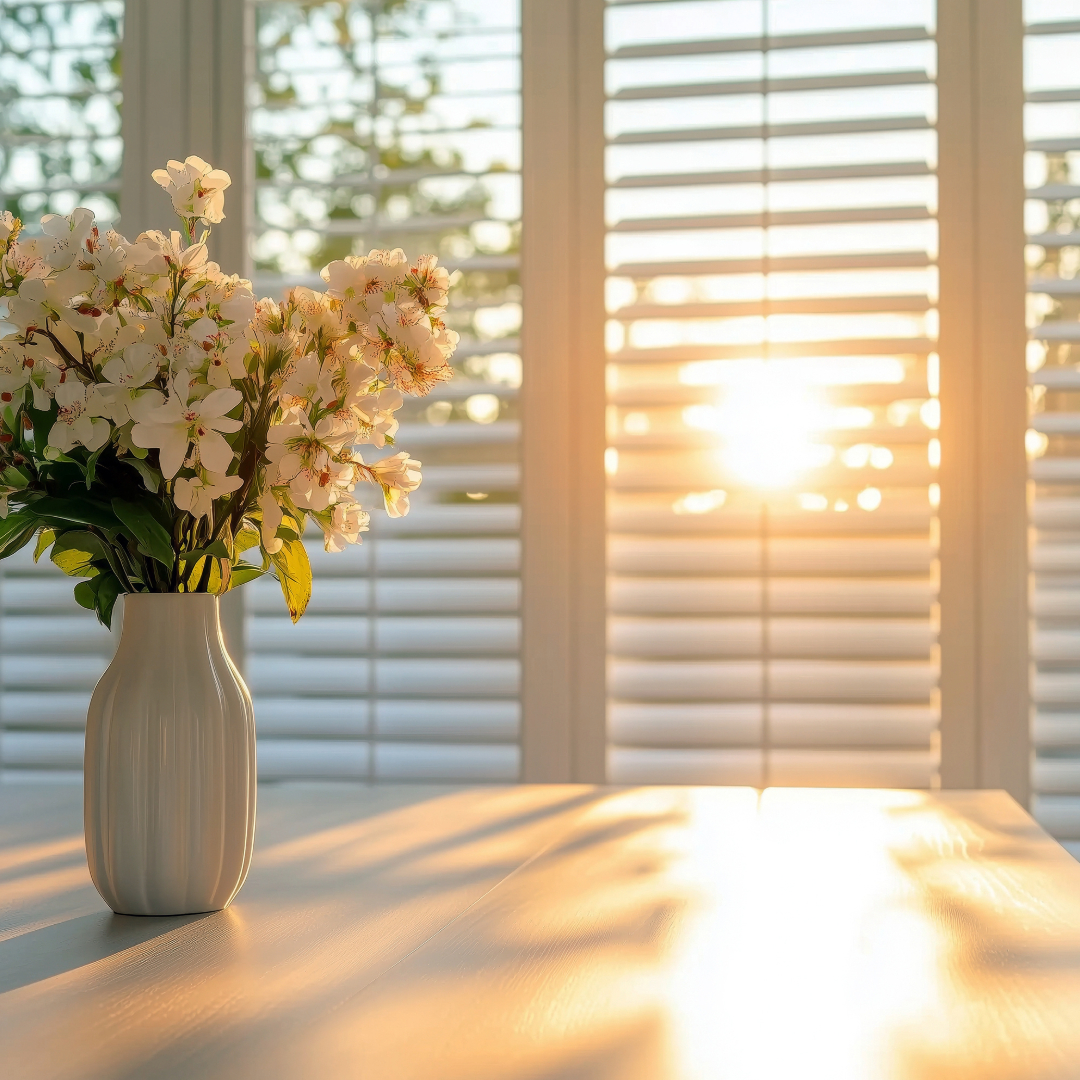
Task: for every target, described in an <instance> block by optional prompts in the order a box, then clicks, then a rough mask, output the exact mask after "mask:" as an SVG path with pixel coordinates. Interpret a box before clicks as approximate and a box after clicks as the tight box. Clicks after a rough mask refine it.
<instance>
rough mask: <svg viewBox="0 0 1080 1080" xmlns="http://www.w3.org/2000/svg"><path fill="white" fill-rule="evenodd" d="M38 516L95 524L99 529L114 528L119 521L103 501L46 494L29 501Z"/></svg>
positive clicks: (79, 523) (47, 518)
mask: <svg viewBox="0 0 1080 1080" xmlns="http://www.w3.org/2000/svg"><path fill="white" fill-rule="evenodd" d="M30 507H31V508H32V509H33V511H34V513H35V514H37V515H38V517H42V518H45V519H46V520H48V521H50V522H51V521H61V522H74V523H75V524H76V525H95V526H97V528H99V529H116V528H118V527H119V525H120V522H119V521H117V518H116V514H115V513H114V512H113V511H111V510H110V509H109V507H108V506H106V505H105V504H104V503H100V502H97V501H94V500H91V499H79V498H72V499H53V498H49V497H48V496H46V497H45V498H44V499H38V500H37V501H36V502H34V503H31V504H30Z"/></svg>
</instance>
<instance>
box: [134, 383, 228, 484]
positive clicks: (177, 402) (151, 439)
mask: <svg viewBox="0 0 1080 1080" xmlns="http://www.w3.org/2000/svg"><path fill="white" fill-rule="evenodd" d="M242 400H243V395H242V394H241V393H240V391H239V390H235V389H233V388H232V387H227V388H225V389H221V390H214V391H212V392H211V393H210V394H208V395H207V396H206V397H205V398H202V399H201V400H199V399H196V400H190V401H185V400H184V398H183V397H181V395H180V394H179V393H178V392H177V389H176V387H175V386H174V387H173V391H172V393H171V394H170V395H169V399H168V401H166V402H165V404H164V405H160V406H158V408H156V409H153V410H151V411H150V413H149V414H148V416H147V418H146V419H145V420H143V421H141V422H140V423H138V424H136V425H135V427H134V428H132V430H131V441H132V442H133V443H134V444H135V445H136V446H142V447H144V448H146V449H152V448H156V449H157V450H158V452H159V455H160V460H161V475H162V476H164V477H165V479H166V480H171V479H172V478H173V477H174V476H175V475H176V474H177V473H178V472H179V471H180V466H181V465H183V464H184V461H185V459H186V458H187V456H188V451H189V450H190V449H192V447H194V450H195V455H196V457H197V459H198V461H199V462H200V463H201V464H202V466H203V468H205V469H209V470H211V471H213V472H221V473H224V472H227V471H228V469H229V466H230V464H231V463H232V460H233V458H234V457H235V454H234V452H233V448H232V447H231V446H230V445H229V444H228V443H227V442H226V441H225V439H224V438H223V437H222V435H221V432H233V431H239V430H240V427H241V426H242V425H241V422H240V421H239V420H234V419H232V418H230V417H228V416H226V415H225V414H226V413H228V412H230V411H231V410H233V409H235V408H236V406H237V405H239V404H240V402H241V401H242Z"/></svg>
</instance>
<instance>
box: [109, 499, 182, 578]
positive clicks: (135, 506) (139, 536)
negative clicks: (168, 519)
mask: <svg viewBox="0 0 1080 1080" xmlns="http://www.w3.org/2000/svg"><path fill="white" fill-rule="evenodd" d="M112 508H113V513H114V514H116V516H117V517H118V518H119V519H120V520H121V521H122V522H123V523H124V528H125V529H126V530H127V531H128V532H130V533H131V535H132V536H134V537H135V539H136V540H137V541H138V542H139V549H140V550H141V551H142V553H143V554H144V555H149V556H150V558H152V559H156V560H157V561H158V562H159V563H161V564H162V565H163V566H165V567H166V568H167V569H169V570H171V569H172V568H173V562H174V559H175V555H174V552H173V546H172V537H171V536H170V535H169V532H168V530H167V529H166V528H164V526H163V525H162V524H161V522H160V521H158V519H157V518H156V517H155V516H154V515H153V514H152V513H151V512H150V510H149V509H148V508H147V507H146V506H144V505H142V504H141V503H134V502H128V501H127V500H126V499H113V501H112Z"/></svg>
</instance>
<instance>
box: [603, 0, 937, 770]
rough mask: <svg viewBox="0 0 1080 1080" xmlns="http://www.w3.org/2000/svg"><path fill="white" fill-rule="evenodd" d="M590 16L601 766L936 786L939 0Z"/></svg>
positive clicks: (767, 1) (751, 4)
mask: <svg viewBox="0 0 1080 1080" xmlns="http://www.w3.org/2000/svg"><path fill="white" fill-rule="evenodd" d="M607 20H608V21H607V46H608V61H607V86H608V105H607V110H608V111H607V127H608V140H609V145H608V151H607V153H608V166H607V172H608V192H607V199H608V241H607V243H608V251H607V255H608V274H609V276H608V310H609V323H608V361H609V366H608V372H609V378H608V387H609V390H608V436H609V450H608V460H607V465H608V473H609V497H608V519H609V584H608V591H609V627H608V632H609V657H610V660H609V665H610V666H609V697H610V705H609V754H608V759H609V760H608V766H609V768H608V775H609V780H610V781H612V782H614V783H640V782H675V783H732V784H753V785H759V786H760V785H765V784H800V785H818V784H826V785H851V784H857V785H867V786H870V785H889V786H902V787H907V786H911V787H926V786H929V785H930V784H931V783H933V782H934V781H935V777H936V773H937V765H938V747H937V729H938V722H939V709H938V701H937V691H936V685H937V671H938V664H937V655H936V652H937V645H936V618H935V615H936V613H935V605H936V595H937V589H936V546H935V531H936V520H935V511H934V504H935V501H936V498H937V488H936V485H935V483H934V481H935V470H936V467H937V464H938V458H939V454H940V451H939V447H938V444H937V440H936V438H935V437H934V429H936V427H937V423H938V404H937V400H936V395H937V356H936V355H935V354H934V351H933V350H934V348H935V345H934V341H935V336H936V310H935V303H936V268H935V266H934V263H935V256H936V223H935V220H934V214H935V205H936V180H935V177H934V166H935V158H936V135H935V131H934V117H935V87H934V72H935V44H934V28H933V27H934V8H933V5H932V4H931V3H928V2H925V0H895V2H890V3H887V4H886V3H880V2H867V3H863V4H859V5H837V4H832V3H828V2H825V0H799V2H797V3H796V2H793V0H726V2H722V3H718V2H711V0H674V2H663V0H654V2H649V0H644V2H641V0H637V2H627V0H623V2H620V0H609V3H608V10H607Z"/></svg>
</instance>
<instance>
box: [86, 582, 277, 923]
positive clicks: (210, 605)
mask: <svg viewBox="0 0 1080 1080" xmlns="http://www.w3.org/2000/svg"><path fill="white" fill-rule="evenodd" d="M83 768H84V773H85V788H84V794H83V800H84V807H83V809H84V825H85V831H86V858H87V861H88V863H89V864H90V875H91V877H92V878H93V879H94V885H95V886H97V890H98V892H99V893H101V896H102V898H103V899H104V901H105V903H107V904H108V905H109V907H111V908H112V909H113V911H116V912H119V913H120V914H124V915H186V914H190V913H193V912H200V911H218V910H220V909H221V908H223V907H225V906H226V905H227V904H228V903H229V901H230V900H232V898H233V897H234V896H235V895H236V893H237V891H238V890H239V888H240V886H241V885H242V884H243V883H244V878H245V877H246V876H247V872H248V867H249V865H250V864H251V850H252V844H253V842H254V839H255V779H256V774H255V717H254V712H253V710H252V707H251V695H250V694H249V693H248V689H247V687H246V686H245V685H244V680H243V679H242V678H241V676H240V672H239V671H237V669H236V666H235V665H234V664H233V662H232V660H231V659H230V658H229V654H228V652H227V651H226V649H225V642H224V639H223V638H222V636H221V623H220V621H219V618H218V598H217V597H216V596H210V595H207V594H202V593H190V594H188V593H136V594H129V595H128V596H126V597H125V598H124V626H123V632H122V633H121V636H120V644H119V646H118V648H117V650H116V656H115V657H114V658H113V662H112V663H111V664H110V665H109V667H108V670H106V672H105V674H104V675H102V676H101V680H100V681H99V682H98V684H97V687H96V688H95V690H94V696H93V698H92V699H91V701H90V711H89V713H88V714H87V718H86V756H85V759H84V765H83Z"/></svg>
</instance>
